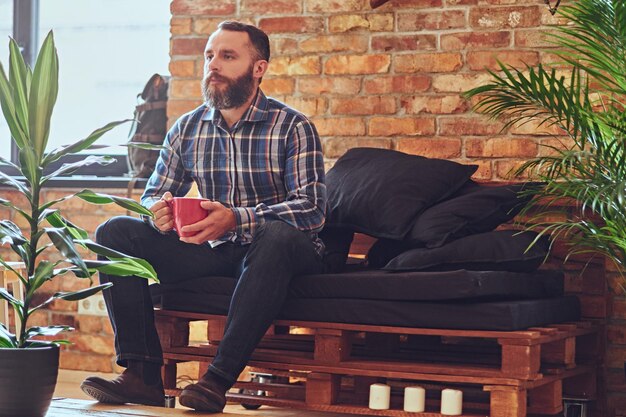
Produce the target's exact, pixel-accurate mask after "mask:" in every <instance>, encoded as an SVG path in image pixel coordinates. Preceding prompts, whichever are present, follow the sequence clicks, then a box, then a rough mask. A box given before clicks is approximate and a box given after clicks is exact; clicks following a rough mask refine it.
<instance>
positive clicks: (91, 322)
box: [76, 314, 108, 334]
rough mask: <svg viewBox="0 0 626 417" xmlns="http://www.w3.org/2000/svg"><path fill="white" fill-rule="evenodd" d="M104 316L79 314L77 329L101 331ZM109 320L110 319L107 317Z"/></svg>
mask: <svg viewBox="0 0 626 417" xmlns="http://www.w3.org/2000/svg"><path fill="white" fill-rule="evenodd" d="M103 319H104V318H103V317H100V316H91V315H84V314H79V315H77V316H76V330H77V331H79V332H81V333H92V334H97V333H101V332H102V331H103V329H104V327H103V325H102V321H103ZM106 320H107V321H108V319H106Z"/></svg>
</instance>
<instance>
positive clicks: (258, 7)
mask: <svg viewBox="0 0 626 417" xmlns="http://www.w3.org/2000/svg"><path fill="white" fill-rule="evenodd" d="M240 8H241V13H244V14H245V13H251V14H254V15H258V14H261V15H264V16H265V15H271V14H301V13H302V4H301V3H300V2H299V1H293V0H272V1H267V0H242V1H241V6H240Z"/></svg>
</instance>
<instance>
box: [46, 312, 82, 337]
mask: <svg viewBox="0 0 626 417" xmlns="http://www.w3.org/2000/svg"><path fill="white" fill-rule="evenodd" d="M50 323H51V324H55V325H61V326H70V327H72V328H75V327H76V320H75V315H74V314H62V313H52V314H50ZM66 334H67V333H66Z"/></svg>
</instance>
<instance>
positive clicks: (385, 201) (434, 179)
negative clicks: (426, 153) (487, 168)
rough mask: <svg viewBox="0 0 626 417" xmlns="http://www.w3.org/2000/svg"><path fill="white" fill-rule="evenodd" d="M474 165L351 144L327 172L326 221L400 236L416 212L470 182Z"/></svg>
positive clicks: (373, 232)
mask: <svg viewBox="0 0 626 417" xmlns="http://www.w3.org/2000/svg"><path fill="white" fill-rule="evenodd" d="M476 169H477V166H476V165H462V164H458V163H456V162H452V161H446V160H443V159H430V158H425V157H422V156H417V155H408V154H405V153H402V152H397V151H392V150H388V149H374V148H353V149H350V150H348V152H346V153H345V154H344V155H343V156H342V157H341V158H339V159H338V160H337V162H336V163H335V165H334V166H333V168H331V169H330V170H329V171H328V173H327V174H326V187H327V190H328V218H327V223H329V224H332V225H335V226H342V227H346V228H350V229H352V230H354V231H357V232H361V233H366V234H368V235H371V236H374V237H378V238H389V239H398V240H401V239H402V238H404V236H405V235H406V234H407V232H409V230H410V227H411V224H413V221H414V220H415V218H416V217H417V216H418V215H419V214H420V213H421V212H422V211H424V210H425V209H426V208H428V207H429V206H431V205H433V204H435V203H437V202H438V201H441V200H443V199H445V198H446V197H448V196H450V195H452V194H453V193H454V192H455V191H456V190H458V189H459V188H460V187H461V186H463V184H465V183H466V182H467V180H468V179H469V178H470V176H471V175H472V174H473V173H474V172H476Z"/></svg>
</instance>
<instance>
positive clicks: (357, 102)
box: [330, 96, 396, 115]
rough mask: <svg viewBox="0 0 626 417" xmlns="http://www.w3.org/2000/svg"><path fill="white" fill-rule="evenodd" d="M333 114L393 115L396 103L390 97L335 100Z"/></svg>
mask: <svg viewBox="0 0 626 417" xmlns="http://www.w3.org/2000/svg"><path fill="white" fill-rule="evenodd" d="M330 112H331V113H332V114H362V115H370V114H393V113H395V112H396V101H395V99H394V98H393V97H389V96H371V97H354V98H335V99H331V101H330Z"/></svg>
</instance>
